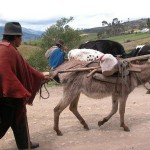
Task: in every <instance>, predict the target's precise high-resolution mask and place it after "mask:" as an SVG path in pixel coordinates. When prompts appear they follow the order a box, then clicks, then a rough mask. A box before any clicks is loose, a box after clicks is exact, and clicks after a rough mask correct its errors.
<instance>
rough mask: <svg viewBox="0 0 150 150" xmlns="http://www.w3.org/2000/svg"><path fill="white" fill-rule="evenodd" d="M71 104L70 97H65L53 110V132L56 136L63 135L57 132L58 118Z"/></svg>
mask: <svg viewBox="0 0 150 150" xmlns="http://www.w3.org/2000/svg"><path fill="white" fill-rule="evenodd" d="M70 103H71V97H65V96H63V98H62V99H61V100H60V101H59V103H58V105H57V106H56V107H55V108H54V130H55V131H56V133H57V135H63V134H62V132H61V131H60V130H59V116H60V113H61V112H62V111H63V110H64V109H65V108H66V107H67V106H68V105H69V104H70Z"/></svg>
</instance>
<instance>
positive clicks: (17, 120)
mask: <svg viewBox="0 0 150 150" xmlns="http://www.w3.org/2000/svg"><path fill="white" fill-rule="evenodd" d="M9 127H11V128H12V130H13V133H14V137H15V140H16V144H17V146H18V148H19V149H21V148H22V147H27V148H28V141H29V133H28V123H27V116H26V106H25V105H24V104H23V99H16V98H0V139H1V138H2V137H3V136H4V135H5V133H6V132H7V130H8V129H9Z"/></svg>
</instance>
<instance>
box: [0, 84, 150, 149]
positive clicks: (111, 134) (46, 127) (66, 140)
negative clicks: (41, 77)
mask: <svg viewBox="0 0 150 150" xmlns="http://www.w3.org/2000/svg"><path fill="white" fill-rule="evenodd" d="M48 90H49V92H50V98H49V99H39V95H37V96H36V99H35V101H34V105H33V106H27V110H28V120H29V127H30V135H31V139H32V141H36V142H39V143H40V147H39V148H37V150H150V95H148V94H145V92H146V90H145V89H144V88H143V87H138V88H136V89H135V90H134V91H133V92H132V93H131V94H130V96H129V98H128V100H127V106H126V114H125V122H126V124H127V125H128V126H129V128H130V130H131V131H130V132H124V131H123V129H122V128H120V127H119V123H120V122H119V113H118V112H117V114H115V115H114V116H113V117H112V118H111V119H110V120H109V121H108V122H107V123H106V124H104V125H103V126H101V127H99V126H98V124H97V123H98V121H99V120H102V118H103V117H105V116H106V115H107V114H108V113H109V111H110V109H111V99H110V97H107V98H104V99H101V100H98V99H91V98H88V97H86V96H84V95H81V97H80V101H79V112H80V114H81V115H82V116H83V118H84V119H85V120H86V122H87V123H88V125H89V127H90V130H89V131H86V130H84V129H83V127H82V125H81V124H80V123H79V121H78V120H77V119H76V117H75V116H74V115H73V114H72V113H71V112H70V111H69V109H68V108H66V109H65V110H64V111H63V112H62V114H61V116H60V129H61V131H62V132H63V136H57V135H56V133H55V132H54V130H53V119H54V117H53V109H54V107H55V106H56V105H57V103H58V101H59V100H60V99H61V96H62V87H61V86H54V87H50V88H49V89H48ZM45 94H46V93H45ZM16 149H17V148H16V144H15V140H14V137H13V134H12V131H11V129H10V130H9V132H7V134H6V135H5V136H4V137H3V139H1V140H0V150H16Z"/></svg>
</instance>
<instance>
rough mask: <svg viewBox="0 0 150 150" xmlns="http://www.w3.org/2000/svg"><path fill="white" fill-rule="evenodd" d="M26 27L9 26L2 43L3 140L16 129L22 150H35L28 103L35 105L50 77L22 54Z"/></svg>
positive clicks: (0, 117)
mask: <svg viewBox="0 0 150 150" xmlns="http://www.w3.org/2000/svg"><path fill="white" fill-rule="evenodd" d="M21 41H22V28H21V25H20V24H19V23H18V22H8V23H6V24H5V27H4V33H3V39H2V41H1V42H0V138H2V137H3V136H4V135H5V133H6V132H7V130H8V129H9V127H11V128H12V130H13V133H14V137H15V140H16V144H17V147H18V149H34V148H37V147H39V144H38V143H32V142H31V141H30V136H29V129H28V121H27V115H26V104H32V103H33V100H34V97H35V95H36V93H37V92H38V90H39V89H40V87H41V84H42V83H44V82H46V81H48V80H49V78H48V77H47V76H44V75H43V74H42V73H40V72H39V71H37V70H35V69H34V68H32V67H31V66H30V65H29V64H28V63H27V62H26V61H25V60H24V59H23V58H22V56H21V55H20V53H19V52H18V50H17V47H19V46H20V45H21Z"/></svg>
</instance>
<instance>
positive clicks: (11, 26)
mask: <svg viewBox="0 0 150 150" xmlns="http://www.w3.org/2000/svg"><path fill="white" fill-rule="evenodd" d="M3 35H22V28H21V25H20V23H18V22H8V23H6V24H5V27H4V33H3Z"/></svg>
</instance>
